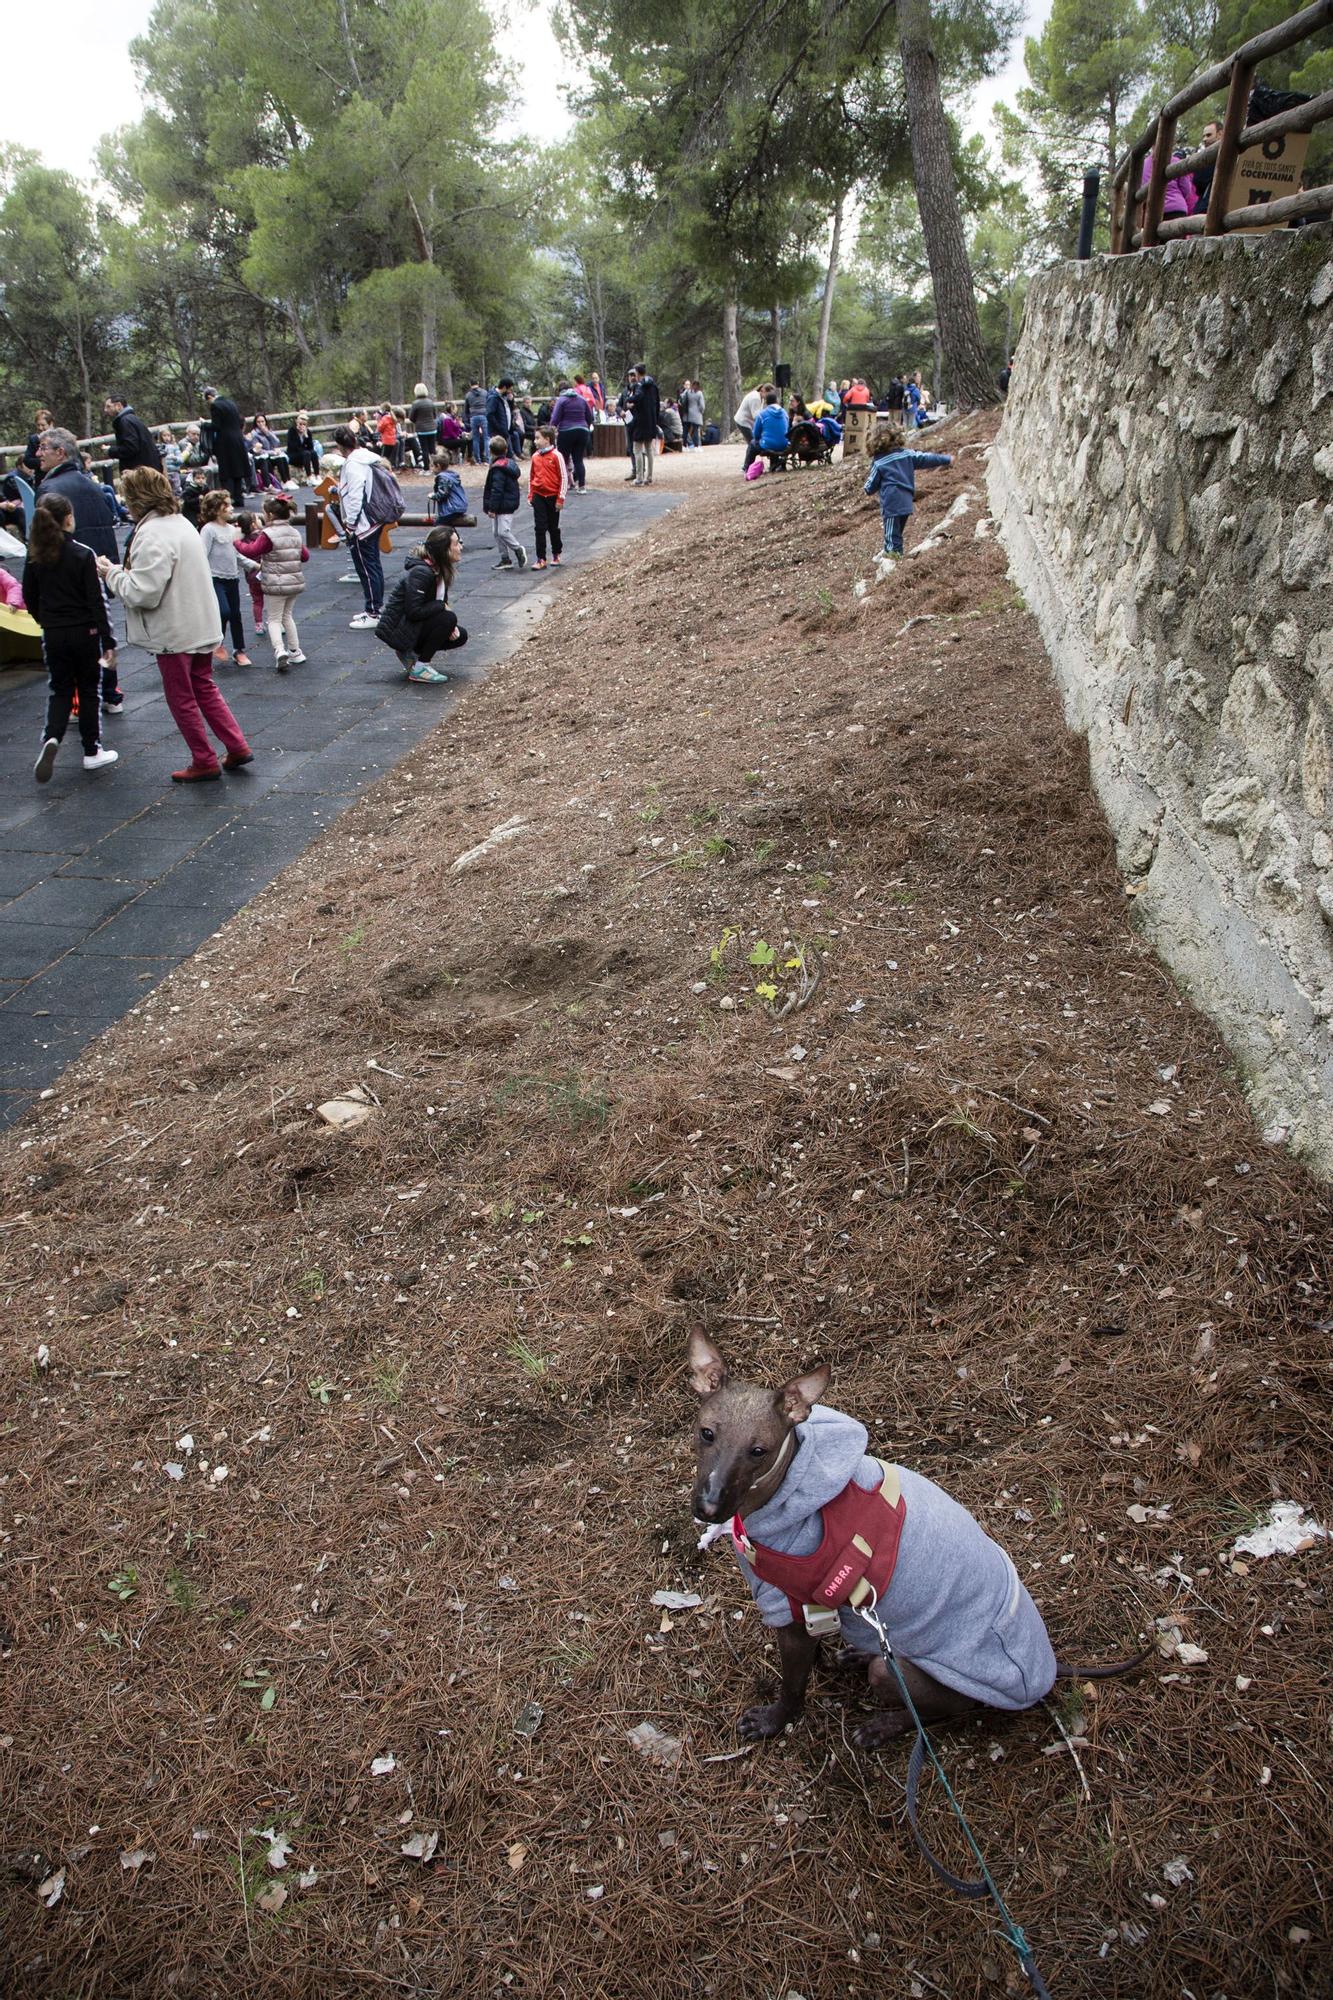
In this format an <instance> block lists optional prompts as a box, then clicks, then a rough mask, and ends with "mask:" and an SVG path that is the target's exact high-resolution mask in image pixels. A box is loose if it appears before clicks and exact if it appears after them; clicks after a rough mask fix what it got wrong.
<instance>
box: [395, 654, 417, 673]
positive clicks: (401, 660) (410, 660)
mask: <svg viewBox="0 0 1333 2000" xmlns="http://www.w3.org/2000/svg"><path fill="white" fill-rule="evenodd" d="M394 657H395V658H396V659H397V661H398V664H399V666H400V667H401V668H402V670H403V672H404V673H405V674H410V673H411V671H412V669H413V667H414V666H415V665H416V663H417V656H416V654H415V653H409V652H408V651H407V650H406V648H404V650H403V651H402V652H399V653H396V654H395V656H394Z"/></svg>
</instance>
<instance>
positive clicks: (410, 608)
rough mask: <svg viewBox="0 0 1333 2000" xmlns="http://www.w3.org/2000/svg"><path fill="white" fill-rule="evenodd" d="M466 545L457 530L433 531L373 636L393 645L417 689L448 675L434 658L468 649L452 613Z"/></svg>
mask: <svg viewBox="0 0 1333 2000" xmlns="http://www.w3.org/2000/svg"><path fill="white" fill-rule="evenodd" d="M462 553H463V545H462V543H461V542H460V541H459V539H458V531H457V529H455V528H432V529H431V531H430V533H429V534H428V535H427V537H426V540H425V542H424V544H423V545H422V546H421V547H420V548H415V549H413V550H412V551H411V553H410V554H409V555H408V558H407V570H406V574H405V575H404V576H403V578H402V579H401V581H400V582H398V583H396V584H395V585H394V587H393V589H392V590H391V591H390V592H389V601H388V603H387V604H386V605H385V607H384V610H383V612H382V614H381V616H380V622H379V624H378V625H377V626H376V627H375V637H376V638H377V639H379V640H380V641H381V642H382V643H383V644H384V645H386V646H392V647H393V649H394V651H395V653H397V655H398V660H399V664H400V665H401V667H402V669H403V672H404V673H405V674H406V675H407V678H408V679H409V680H410V681H412V682H413V683H415V684H416V685H417V686H422V685H425V686H438V685H439V684H440V683H441V682H443V681H447V680H448V678H449V676H448V674H441V673H437V671H436V670H435V668H434V667H433V666H432V665H431V664H430V663H431V660H432V658H433V657H434V655H435V654H436V653H438V652H442V651H446V650H447V651H452V650H453V649H454V648H455V647H456V646H465V645H466V644H467V633H466V632H465V631H464V630H463V627H462V626H461V625H460V624H459V622H458V619H457V617H456V616H455V614H454V613H453V612H452V611H451V610H450V609H449V588H450V585H451V584H452V583H453V580H454V572H455V570H456V569H457V568H458V559H459V557H460V556H461V555H462Z"/></svg>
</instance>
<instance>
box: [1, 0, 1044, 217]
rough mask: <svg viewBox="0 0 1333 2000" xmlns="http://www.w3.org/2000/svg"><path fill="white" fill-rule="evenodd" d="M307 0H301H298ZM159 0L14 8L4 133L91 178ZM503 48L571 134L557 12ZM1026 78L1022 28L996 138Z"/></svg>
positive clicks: (83, 0) (127, 104) (129, 107)
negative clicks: (138, 39) (50, 10)
mask: <svg viewBox="0 0 1333 2000" xmlns="http://www.w3.org/2000/svg"><path fill="white" fill-rule="evenodd" d="M294 4H298V5H299V0H294ZM151 12H152V0H119V4H118V5H115V6H108V5H107V4H106V0H64V5H63V6H62V7H61V8H60V10H59V13H58V15H57V16H56V17H54V18H55V20H56V21H57V23H58V37H57V39H58V44H59V46H58V48H57V49H55V50H53V47H52V18H53V17H51V16H48V15H47V14H46V12H45V11H44V9H42V8H34V7H24V6H19V7H14V8H10V10H9V12H8V15H7V18H6V22H5V30H4V44H5V49H6V54H7V62H6V73H7V74H8V76H9V77H10V80H11V88H10V89H9V90H8V91H6V93H5V95H6V100H7V101H6V105H5V115H4V122H3V127H0V130H2V131H3V136H4V138H5V140H6V141H9V142H12V143H13V144H16V145H19V146H29V147H31V148H32V149H33V151H34V152H37V153H40V154H41V156H42V158H43V159H44V160H45V161H46V163H47V165H48V166H52V167H63V168H65V169H66V170H67V171H68V172H69V173H72V174H77V175H78V176H79V178H80V179H86V178H88V177H89V176H91V174H92V172H93V156H94V154H95V153H96V150H97V145H98V141H99V140H100V138H101V137H102V134H103V133H104V132H110V131H112V130H114V129H115V127H116V126H118V125H128V124H130V123H132V122H133V120H134V119H136V118H137V117H138V116H139V112H140V109H141V106H140V99H139V92H138V87H137V85H136V83H135V80H134V72H133V70H132V69H131V68H130V59H129V45H130V43H131V42H132V41H133V40H134V38H135V36H136V35H139V34H142V33H143V30H144V29H145V28H146V27H147V25H148V17H149V14H150V13H151ZM1049 12H1050V0H1029V4H1028V13H1027V26H1026V28H1025V30H1024V32H1025V33H1028V34H1032V33H1035V32H1036V31H1037V30H1038V29H1039V28H1040V26H1041V23H1042V22H1043V21H1044V20H1045V19H1046V16H1047V15H1048V14H1049ZM498 39H499V42H500V46H501V49H502V50H503V51H504V53H505V54H506V55H508V56H509V57H510V58H511V60H512V61H513V62H514V64H515V66H516V67H517V68H518V70H519V73H520V75H521V78H522V89H523V97H522V103H521V104H519V105H516V106H515V107H514V127H515V129H516V130H518V131H522V132H526V133H528V134H530V135H531V136H532V137H533V138H534V139H538V140H550V139H558V138H561V137H562V136H563V135H564V133H565V132H566V131H568V129H569V123H570V120H569V115H568V112H567V111H566V109H565V106H564V102H563V99H562V98H561V96H560V91H559V85H560V83H561V81H562V79H563V78H564V77H565V75H566V71H565V69H564V65H563V63H562V61H561V57H560V52H559V50H558V48H557V47H556V43H555V37H554V35H553V34H552V33H551V28H550V21H549V16H548V13H547V10H546V8H545V7H543V6H541V5H540V4H538V5H536V6H534V7H533V8H532V10H531V11H530V12H528V11H526V10H524V9H521V8H517V7H515V8H513V9H509V10H506V18H505V23H504V25H503V26H501V28H500V29H499V31H498ZM1022 80H1023V39H1022V36H1021V35H1020V36H1019V38H1018V39H1017V41H1016V42H1015V44H1014V47H1013V49H1012V51H1011V53H1010V58H1009V62H1008V63H1007V64H1006V66H1005V69H1004V71H1003V72H1002V74H1001V75H1000V76H999V77H998V78H997V79H996V80H995V82H994V83H992V84H987V85H986V87H985V88H984V89H983V90H981V91H979V92H978V93H977V98H976V102H975V104H974V106H973V111H972V116H971V118H970V119H969V120H968V124H969V126H970V127H971V129H973V130H979V131H983V132H985V133H986V134H987V136H989V129H988V128H989V120H990V112H991V107H992V105H993V104H994V103H995V102H996V101H997V99H999V98H1001V97H1004V98H1009V99H1010V100H1012V98H1013V94H1014V91H1015V89H1016V88H1017V87H1018V85H1019V84H1020V83H1021V82H1022Z"/></svg>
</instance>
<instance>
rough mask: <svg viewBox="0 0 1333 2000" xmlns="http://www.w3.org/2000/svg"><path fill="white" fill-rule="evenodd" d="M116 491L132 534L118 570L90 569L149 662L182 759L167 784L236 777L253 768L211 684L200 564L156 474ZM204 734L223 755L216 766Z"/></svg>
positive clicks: (198, 549)
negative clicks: (118, 605) (184, 753)
mask: <svg viewBox="0 0 1333 2000" xmlns="http://www.w3.org/2000/svg"><path fill="white" fill-rule="evenodd" d="M122 490H123V492H124V495H125V505H126V506H127V507H128V508H129V510H130V516H131V518H132V519H133V521H134V523H135V528H134V533H133V534H132V535H131V537H130V545H129V547H128V548H127V549H126V551H125V560H124V562H123V563H113V562H111V561H109V560H108V558H107V557H106V556H99V557H98V560H97V567H98V569H99V571H100V572H101V576H102V581H103V582H104V583H105V585H106V587H107V589H108V590H109V591H110V592H111V594H112V596H113V597H118V598H119V599H120V600H121V602H122V604H124V606H125V611H126V626H127V629H128V632H129V637H130V641H131V644H133V645H136V646H146V647H147V649H148V651H149V652H150V653H155V654H156V655H157V665H158V671H159V673H160V674H161V676H162V691H163V693H164V694H165V695H166V698H167V707H168V708H169V709H170V710H171V714H172V718H173V720H174V722H175V724H176V727H177V728H178V729H179V730H180V733H181V735H182V736H183V737H184V738H185V743H186V747H187V749H188V750H189V752H190V762H189V764H188V766H187V767H186V769H185V770H183V771H173V772H172V774H171V776H172V782H173V783H174V784H177V785H195V784H199V783H201V782H203V781H204V780H206V779H209V778H218V777H221V775H222V769H223V768H224V767H225V768H226V769H227V770H228V771H236V770H239V769H240V767H241V765H242V764H252V763H253V762H254V756H253V753H252V752H251V749H250V745H249V744H248V743H247V742H246V740H245V737H244V736H243V735H242V733H241V727H240V724H239V723H238V722H237V720H236V718H235V716H234V715H233V714H232V712H231V710H230V709H229V708H228V706H227V704H226V702H225V701H224V700H223V698H222V695H221V693H220V691H219V689H218V685H217V682H216V681H215V680H214V679H213V648H214V647H215V646H217V645H219V644H220V643H221V640H222V621H221V619H220V617H219V615H218V600H217V595H216V592H215V591H214V589H213V578H212V576H211V574H210V573H209V568H208V558H207V556H206V555H205V554H204V550H203V544H202V543H201V542H200V540H199V537H198V535H197V534H196V532H195V530H194V529H193V528H192V527H191V526H190V524H189V522H188V521H187V520H186V519H185V518H184V516H183V515H182V513H181V511H180V502H179V501H178V500H177V499H176V497H175V495H174V494H173V493H172V490H171V486H170V483H169V482H168V480H167V479H166V477H165V476H164V475H163V474H162V473H160V472H154V471H153V470H152V469H151V468H150V467H149V466H146V465H136V466H135V467H134V468H133V469H132V470H131V471H129V472H127V473H126V474H125V477H124V480H123V481H122ZM205 725H207V727H206V726H205ZM209 729H211V730H212V731H213V734H214V735H215V736H216V737H217V738H218V741H219V742H220V743H221V744H222V747H223V750H224V751H225V752H226V755H225V756H224V757H223V759H222V764H221V765H219V763H218V757H217V752H216V751H215V750H214V748H213V745H212V743H211V742H210V741H209V736H208V731H209Z"/></svg>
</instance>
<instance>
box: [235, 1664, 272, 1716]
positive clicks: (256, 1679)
mask: <svg viewBox="0 0 1333 2000" xmlns="http://www.w3.org/2000/svg"><path fill="white" fill-rule="evenodd" d="M240 1685H241V1686H242V1687H243V1688H244V1689H245V1690H246V1692H247V1693H249V1694H258V1696H259V1706H260V1708H261V1709H262V1710H263V1712H264V1714H265V1715H267V1714H268V1713H269V1711H270V1710H271V1709H272V1707H273V1704H274V1703H275V1702H276V1700H277V1699H278V1690H277V1688H276V1686H275V1685H274V1681H273V1676H272V1674H271V1673H269V1671H268V1669H267V1667H255V1668H253V1669H252V1670H251V1672H250V1673H249V1674H248V1675H247V1676H246V1677H245V1678H244V1679H243V1680H242V1681H241V1683H240Z"/></svg>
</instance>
